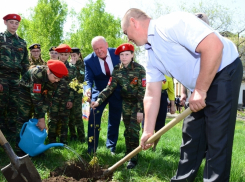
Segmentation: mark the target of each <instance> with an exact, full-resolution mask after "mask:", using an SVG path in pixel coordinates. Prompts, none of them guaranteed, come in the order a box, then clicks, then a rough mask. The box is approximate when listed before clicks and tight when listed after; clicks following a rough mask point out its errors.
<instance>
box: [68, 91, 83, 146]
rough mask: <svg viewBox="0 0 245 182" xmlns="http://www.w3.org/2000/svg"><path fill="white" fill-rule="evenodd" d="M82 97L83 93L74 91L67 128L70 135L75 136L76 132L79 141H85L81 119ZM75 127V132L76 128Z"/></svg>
mask: <svg viewBox="0 0 245 182" xmlns="http://www.w3.org/2000/svg"><path fill="white" fill-rule="evenodd" d="M82 98H83V94H78V93H75V97H74V102H73V107H72V108H71V113H70V117H69V130H70V134H71V137H73V138H76V136H77V134H78V140H79V141H81V142H82V141H85V133H84V124H83V119H82ZM75 126H76V127H77V134H76V129H75Z"/></svg>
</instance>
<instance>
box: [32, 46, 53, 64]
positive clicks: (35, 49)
mask: <svg viewBox="0 0 245 182" xmlns="http://www.w3.org/2000/svg"><path fill="white" fill-rule="evenodd" d="M29 50H30V57H29V62H30V66H31V65H46V62H45V61H44V60H43V59H42V56H41V45H40V44H32V45H31V46H30V47H29ZM56 60H57V59H56Z"/></svg>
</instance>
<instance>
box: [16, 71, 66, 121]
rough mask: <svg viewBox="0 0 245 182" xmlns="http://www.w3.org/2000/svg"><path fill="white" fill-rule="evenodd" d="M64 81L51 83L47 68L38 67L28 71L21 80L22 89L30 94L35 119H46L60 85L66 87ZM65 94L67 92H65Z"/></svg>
mask: <svg viewBox="0 0 245 182" xmlns="http://www.w3.org/2000/svg"><path fill="white" fill-rule="evenodd" d="M64 82H65V81H64V79H61V80H60V81H59V82H55V83H51V82H50V81H49V79H48V75H47V66H36V67H34V68H32V69H30V70H28V71H27V72H26V73H25V74H24V75H23V76H22V78H21V80H20V89H25V90H27V91H29V92H30V95H31V100H32V104H33V106H34V111H35V115H34V117H35V118H44V116H45V112H47V109H48V106H50V105H51V104H52V97H53V95H54V93H55V91H56V89H57V88H58V86H59V85H64V84H66V83H64ZM64 92H65V91H64Z"/></svg>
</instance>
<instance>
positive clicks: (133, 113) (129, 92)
mask: <svg viewBox="0 0 245 182" xmlns="http://www.w3.org/2000/svg"><path fill="white" fill-rule="evenodd" d="M142 80H143V82H142ZM118 84H119V85H120V86H121V87H122V89H121V96H122V99H123V102H122V106H123V108H122V110H123V122H124V125H125V131H124V137H125V143H126V154H128V153H130V152H131V151H133V150H134V149H135V148H137V147H138V146H139V131H140V124H139V123H138V122H137V113H138V112H139V113H143V111H144V109H143V97H144V94H145V69H144V67H143V66H141V65H140V64H138V63H135V62H131V63H130V64H129V65H128V66H127V67H126V68H125V67H123V66H122V65H117V66H115V67H114V70H113V73H112V77H111V79H110V81H109V83H108V86H107V87H106V88H105V89H104V90H103V91H102V92H101V93H100V94H99V96H98V99H97V101H98V102H99V104H101V103H102V102H104V101H105V100H106V98H107V97H108V96H109V95H110V94H111V93H112V92H113V91H114V90H115V89H116V87H117V85H118ZM131 160H135V161H136V160H137V156H135V157H134V158H132V159H131Z"/></svg>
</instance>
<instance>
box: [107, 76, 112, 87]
mask: <svg viewBox="0 0 245 182" xmlns="http://www.w3.org/2000/svg"><path fill="white" fill-rule="evenodd" d="M111 81H112V76H111V77H110V79H109V81H108V84H107V85H111Z"/></svg>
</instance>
